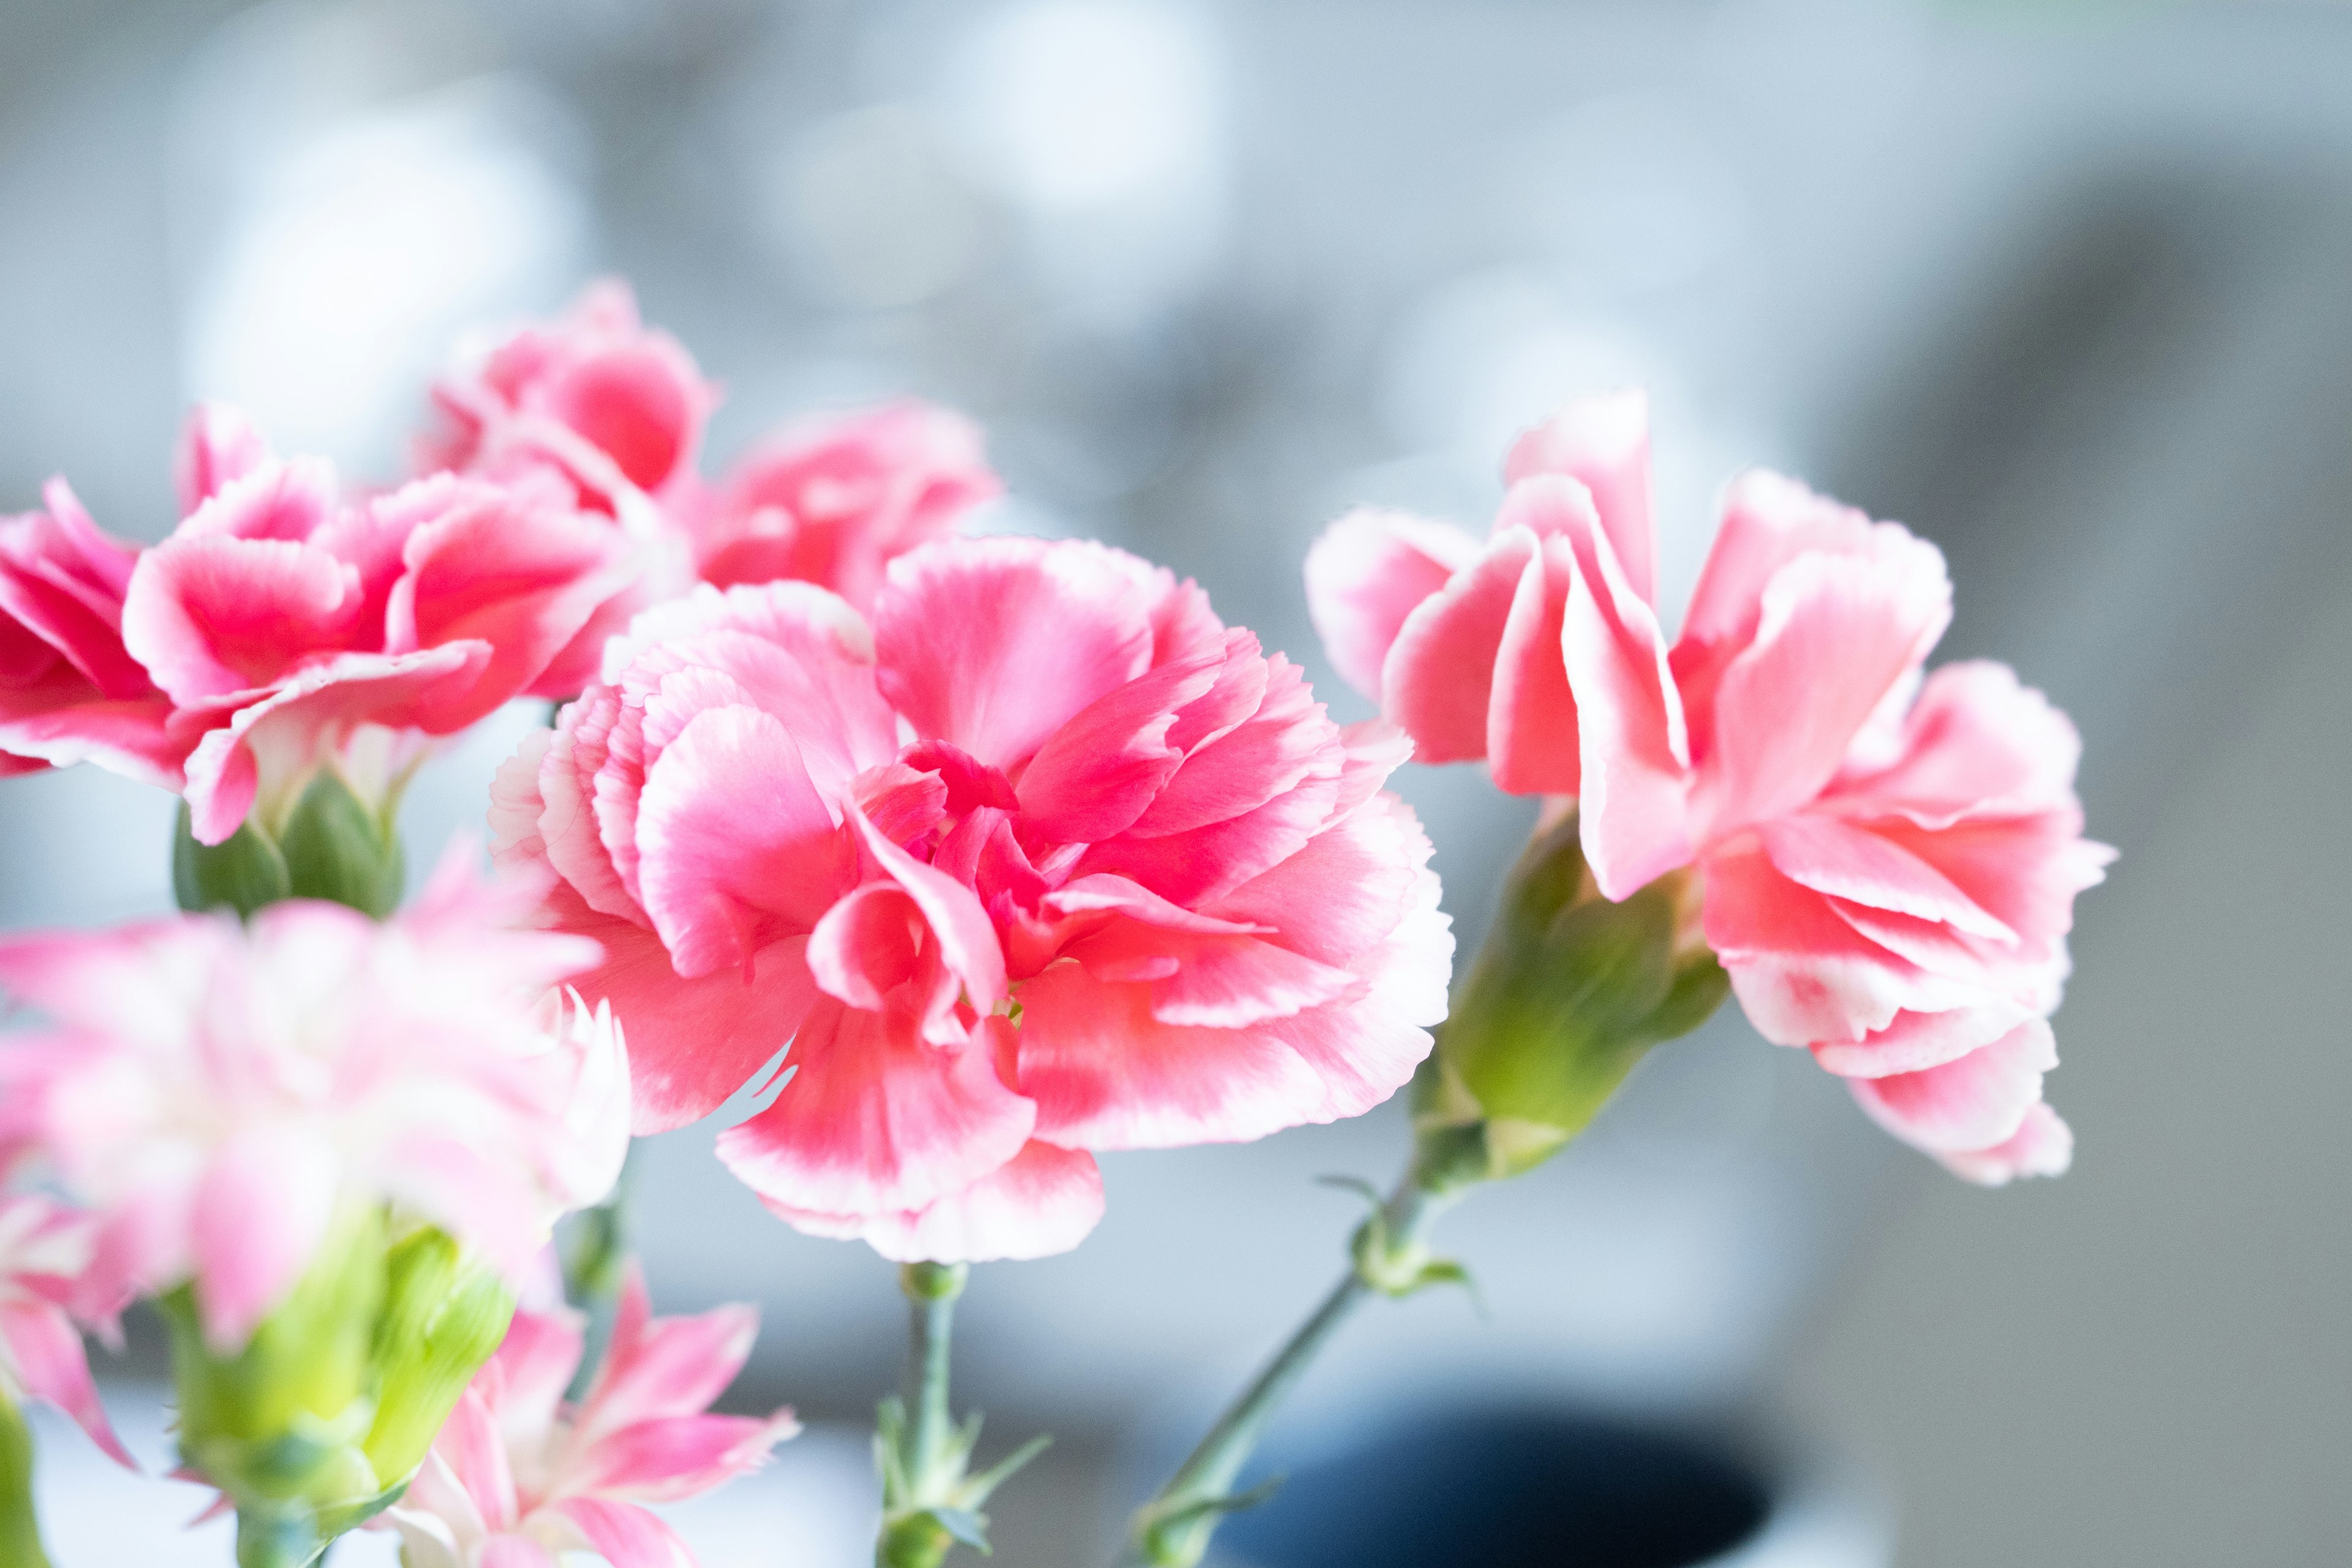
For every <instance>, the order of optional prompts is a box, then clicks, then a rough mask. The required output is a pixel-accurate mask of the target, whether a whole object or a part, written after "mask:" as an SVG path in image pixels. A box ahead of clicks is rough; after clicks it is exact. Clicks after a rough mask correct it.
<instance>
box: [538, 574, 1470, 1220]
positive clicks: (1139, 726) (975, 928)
mask: <svg viewBox="0 0 2352 1568" xmlns="http://www.w3.org/2000/svg"><path fill="white" fill-rule="evenodd" d="M604 673H605V679H604V682H603V683H602V684H600V685H598V686H596V687H593V688H592V689H590V690H589V691H588V692H587V693H586V695H585V696H583V698H582V700H580V701H579V702H578V703H577V704H575V705H574V706H572V708H570V709H568V710H566V711H565V713H564V716H563V719H562V723H561V725H560V726H559V728H558V729H557V730H556V731H554V732H553V733H552V734H551V735H550V736H548V737H546V738H545V739H543V740H535V741H534V742H532V743H531V744H530V745H527V746H526V747H525V749H524V750H523V752H521V753H520V754H519V755H518V756H517V758H516V759H515V760H514V761H513V762H511V763H509V766H508V768H507V769H506V770H505V772H504V773H503V774H502V776H501V779H500V783H499V791H498V800H497V803H496V805H495V806H494V813H493V815H494V820H495V821H496V822H497V823H498V825H499V842H500V845H501V853H502V854H503V855H504V856H506V857H508V858H513V859H518V860H522V861H527V862H532V863H544V864H547V865H549V866H551V867H552V868H554V869H555V871H556V872H557V873H558V874H559V875H560V876H561V877H562V886H561V887H560V889H558V891H557V894H556V896H555V898H554V899H553V900H552V901H551V905H550V911H549V918H551V920H552V921H555V922H556V923H558V924H560V925H562V926H563V927H565V928H566V929H571V930H576V931H583V932H585V933H588V934H593V936H595V937H596V938H597V940H598V941H599V942H603V943H604V947H605V952H606V961H605V963H604V965H603V967H601V968H599V969H597V970H596V971H594V972H593V973H589V974H587V975H583V977H582V978H581V980H580V982H579V984H580V985H581V987H582V989H583V994H587V995H590V996H592V997H601V998H604V999H608V1000H609V1001H610V1002H611V1003H612V1005H613V1006H614V1008H615V1010H616V1011H617V1012H618V1013H619V1015H620V1016H621V1017H622V1018H623V1019H624V1020H625V1022H626V1023H627V1025H628V1027H629V1031H630V1037H631V1043H632V1067H633V1068H634V1069H635V1082H636V1096H637V1117H638V1128H639V1130H640V1131H653V1130H656V1129H659V1128H663V1127H669V1126H675V1125H677V1124H679V1123H681V1122H684V1121H691V1120H693V1119H694V1118H696V1117H698V1116H701V1115H704V1114H706V1113H708V1112H709V1111H710V1110H713V1109H714V1108H716V1107H717V1106H718V1105H719V1102H720V1101H721V1100H724V1099H725V1098H727V1096H728V1095H730V1093H732V1092H734V1091H735V1090H736V1089H739V1088H740V1087H741V1086H742V1085H743V1084H744V1083H745V1082H746V1081H747V1080H749V1079H751V1077H752V1076H753V1074H754V1073H755V1072H756V1071H757V1070H758V1069H759V1068H761V1066H762V1064H764V1063H766V1062H767V1061H769V1060H770V1059H771V1058H773V1057H774V1055H775V1053H776V1052H777V1051H778V1049H779V1048H781V1047H782V1046H783V1045H784V1044H785V1042H787V1041H788V1040H789V1041H791V1042H792V1052H791V1058H790V1062H791V1065H792V1068H793V1077H792V1078H791V1080H790V1081H789V1082H788V1083H786V1084H785V1086H784V1087H783V1089H782V1090H781V1092H779V1093H778V1094H777V1096H776V1098H775V1100H774V1101H773V1102H772V1104H771V1105H770V1106H769V1107H768V1108H767V1109H766V1110H762V1111H761V1112H760V1113H759V1114H757V1115H755V1116H754V1117H752V1118H751V1120H750V1121H745V1122H744V1123H742V1124H741V1125H740V1126H738V1127H735V1128H733V1129H731V1130H730V1131H728V1132H727V1133H725V1134H724V1135H723V1136H722V1139H721V1144H720V1148H721V1152H722V1156H723V1157H724V1158H725V1159H726V1160H727V1162H728V1163H729V1164H730V1166H731V1167H732V1168H733V1169H734V1171H735V1172H736V1173H737V1174H738V1175H740V1177H741V1178H742V1179H743V1180H744V1181H745V1182H747V1183H748V1184H751V1186H752V1187H753V1188H754V1189H755V1190H756V1191H758V1192H759V1193H760V1194H761V1195H762V1197H763V1198H765V1199H766V1200H767V1202H768V1203H769V1205H770V1206H771V1207H772V1208H773V1209H775V1210H776V1211H777V1212H778V1213H779V1214H781V1215H783V1216H784V1217H785V1218H786V1219H788V1220H789V1221H791V1222H792V1223H793V1225H795V1226H799V1227H801V1228H803V1229H804V1230H809V1231H812V1232H815V1233H818V1234H826V1235H838V1236H853V1237H865V1238H866V1240H868V1241H869V1242H871V1243H872V1244H873V1245H874V1246H875V1247H877V1249H879V1250H880V1251H882V1252H883V1253H884V1254H885V1255H887V1256H889V1257H892V1258H901V1259H934V1260H940V1261H956V1260H966V1259H970V1260H977V1259H982V1258H999V1257H1032V1256H1037V1255H1040V1254H1044V1253H1048V1252H1055V1251H1059V1250H1062V1249H1064V1248H1066V1247H1071V1246H1074V1245H1075V1244H1076V1242H1077V1241H1078V1240H1079V1239H1080V1238H1081V1237H1083V1236H1084V1235H1085V1234H1086V1232H1087V1230H1088V1229H1090V1228H1091V1227H1092V1226H1093V1224H1094V1222H1095V1220H1096V1218H1097V1216H1098V1215H1099V1213H1100V1210H1101V1205H1102V1194H1101V1186H1100V1181H1099V1178H1098V1176H1097V1173H1096V1171H1095V1166H1094V1162H1093V1159H1092V1158H1091V1155H1090V1153H1089V1151H1093V1150H1101V1149H1131V1148H1147V1147H1166V1146H1171V1145H1178V1144H1186V1143H1195V1142H1218V1141H1228V1140H1237V1139H1248V1138H1255V1137H1259V1136H1262V1135H1263V1134H1265V1133H1267V1132H1271V1131H1276V1129H1279V1128H1282V1127H1286V1126H1291V1125H1295V1124H1297V1123H1299V1122H1303V1121H1330V1120H1333V1119H1335V1118H1339V1117H1343V1116H1349V1115H1354V1114H1356V1113H1358V1112H1360V1111H1362V1110H1367V1109H1369V1108H1370V1106H1372V1105H1374V1104H1377V1103H1378V1102H1379V1101H1380V1100H1383V1099H1385V1098H1386V1097H1387V1096H1388V1095H1389V1094H1390V1093H1391V1092H1392V1091H1393V1090H1394V1089H1396V1088H1397V1087H1398V1086H1399V1085H1401V1084H1402V1083H1403V1082H1404V1081H1405V1080H1406V1079H1407V1078H1409V1077H1410V1076H1411V1074H1412V1069H1413V1068H1414V1066H1415V1064H1416V1063H1417V1062H1419V1061H1420V1059H1421V1058H1423V1056H1424V1055H1425V1054H1426V1053H1427V1051H1428V1048H1429V1035H1428V1033H1427V1026H1429V1025H1431V1024H1433V1023H1435V1022H1436V1021H1437V1020H1438V1019H1439V1018H1441V1017H1442V1016H1444V1008H1445V981H1446V975H1447V970H1448V965H1449V962H1450V959H1451V956H1452V948H1453V942H1452V937H1451V934H1450V932H1449V931H1448V929H1447V922H1446V921H1445V918H1444V916H1443V915H1441V914H1440V913H1439V912H1438V910H1437V907H1436V906H1437V884H1436V879H1435V877H1434V876H1433V874H1432V873H1430V871H1429V870H1428V869H1427V866H1426V862H1427V859H1428V856H1429V844H1428V841H1427V839H1426V838H1425V837H1423V833H1422V831H1421V828H1420V826H1419V824H1418V823H1417V822H1416V821H1415V820H1414V819H1413V816H1412V813H1411V812H1410V811H1409V810H1408V809H1407V808H1406V807H1405V806H1404V805H1402V803H1400V802H1398V801H1397V800H1396V799H1395V798H1394V797H1392V796H1390V795H1383V794H1381V789H1380V786H1381V781H1382V780H1383V779H1385V778H1386V776H1387V774H1388V773H1389V772H1390V771H1391V769H1393V768H1394V767H1395V766H1396V764H1397V763H1399V762H1401V761H1402V759H1403V757H1404V755H1405V752H1406V748H1405V746H1404V744H1403V742H1402V738H1401V737H1400V736H1398V735H1397V734H1396V733H1395V732H1394V731H1392V730H1390V729H1389V728H1387V727H1386V726H1384V725H1377V724H1375V725H1370V726H1364V727H1360V728H1358V729H1356V730H1353V731H1345V730H1342V729H1341V728H1340V727H1339V725H1337V724H1334V723H1332V722H1331V721H1329V720H1328V718H1326V717H1325V716H1324V713H1323V710H1322V708H1321V707H1320V706H1319V705H1318V704H1317V703H1316V702H1315V700H1314V699H1313V696H1312V694H1311V693H1310V692H1309V691H1308V689H1307V685H1306V682H1305V681H1304V680H1303V679H1301V677H1300V675H1299V672H1298V670H1297V668H1296V667H1294V666H1292V665H1291V664H1289V663H1288V662H1286V660H1284V659H1282V658H1280V657H1279V656H1276V657H1272V658H1269V657H1267V656H1266V655H1265V654H1264V653H1262V652H1261V651H1260V649H1259V647H1258V644H1257V641H1256V639H1255V637H1252V636H1250V634H1249V633H1247V632H1245V631H1241V630H1238V629H1228V628H1227V627H1226V626H1224V625H1223V623H1222V622H1220V621H1219V620H1218V619H1217V618H1216V617H1215V616H1214V615H1213V614H1212V613H1211V611H1210V609H1209V606H1208V601H1207V598H1206V596H1205V595H1202V593H1201V591H1200V590H1199V589H1198V588H1196V587H1195V586H1193V585H1192V584H1191V583H1189V582H1188V583H1181V584H1180V583H1178V582H1177V581H1176V580H1175V579H1174V577H1173V576H1172V575H1171V574H1169V573H1167V572H1165V571H1163V570H1160V569H1156V568H1153V567H1151V566H1150V565H1148V564H1146V563H1143V562H1140V561H1138V560H1136V559H1135V558H1134V557H1132V556H1129V555H1126V554H1124V553H1122V552H1118V551H1114V550H1108V549H1105V548H1103V547H1101V546H1099V545H1095V544H1087V543H1075V542H1072V543H1059V544H1048V543H1045V542H1039V541H1035V540H1021V539H995V540H973V541H958V542H945V543H940V544H934V545H930V546H928V547H926V548H924V549H921V550H919V551H916V552H913V553H911V554H908V555H906V556H903V557H901V558H900V559H899V560H898V561H897V562H896V563H893V564H892V565H891V567H890V569H889V574H888V581H887V584H886V585H885V586H884V588H883V590H882V592H881V594H880V595H879V597H878V599H877V605H876V608H875V616H874V621H873V624H872V628H871V629H870V630H869V629H868V626H867V623H866V621H865V620H863V619H862V618H861V617H859V616H857V615H856V612H854V611H853V610H851V609H850V608H849V607H848V605H845V603H844V602H843V601H841V600H840V599H838V598H837V597H835V596H834V595H829V594H825V593H823V592H821V591H819V590H817V589H815V588H814V587H811V586H809V585H808V584H797V583H782V584H770V585H767V586H764V587H758V588H750V587H739V588H735V589H732V590H730V591H728V592H726V593H724V594H721V593H719V592H717V591H715V590H711V589H709V588H705V589H702V590H700V591H698V594H697V595H695V596H693V597H692V598H690V599H689V600H687V601H684V602H682V603H680V604H678V605H672V606H669V607H667V608H665V609H662V610H657V611H654V612H651V613H649V614H648V615H647V616H644V617H641V619H640V620H639V622H638V623H637V624H636V626H635V627H633V629H632V631H631V632H630V634H629V636H628V637H626V638H625V639H620V640H616V641H615V642H614V645H613V646H612V647H611V648H610V649H608V651H607V655H606V668H605V672H604ZM905 736H911V737H912V738H911V739H910V740H909V739H904V738H902V737H905Z"/></svg>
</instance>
